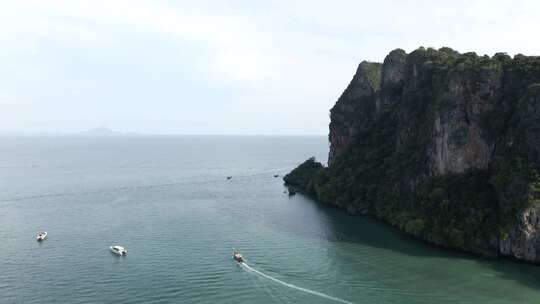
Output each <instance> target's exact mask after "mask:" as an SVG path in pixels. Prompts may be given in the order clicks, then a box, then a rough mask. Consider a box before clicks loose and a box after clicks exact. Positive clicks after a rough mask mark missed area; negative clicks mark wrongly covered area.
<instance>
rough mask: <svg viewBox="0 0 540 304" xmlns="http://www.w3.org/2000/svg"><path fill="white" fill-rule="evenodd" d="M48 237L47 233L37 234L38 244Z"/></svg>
mask: <svg viewBox="0 0 540 304" xmlns="http://www.w3.org/2000/svg"><path fill="white" fill-rule="evenodd" d="M46 237H47V231H43V232H40V233H38V234H37V236H36V240H37V241H38V242H41V241H43V240H44V239H45V238H46Z"/></svg>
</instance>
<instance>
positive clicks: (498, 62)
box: [284, 48, 540, 263]
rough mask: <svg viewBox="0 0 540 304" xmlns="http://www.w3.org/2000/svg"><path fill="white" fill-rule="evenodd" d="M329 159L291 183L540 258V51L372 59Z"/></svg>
mask: <svg viewBox="0 0 540 304" xmlns="http://www.w3.org/2000/svg"><path fill="white" fill-rule="evenodd" d="M330 116H331V122H330V126H329V128H330V134H329V141H330V153H329V157H328V166H327V167H325V166H323V165H322V164H320V163H318V162H316V160H315V159H313V158H312V159H309V160H307V161H305V162H304V163H302V164H301V165H300V166H298V167H297V168H296V169H294V170H293V171H292V172H290V173H289V174H288V175H286V176H285V177H284V180H285V183H286V184H287V185H288V186H289V187H290V188H292V189H294V190H297V191H300V192H302V193H304V194H307V195H310V196H312V197H314V198H315V199H317V200H319V201H321V202H325V203H329V204H333V205H336V206H339V207H340V208H343V209H345V210H347V211H348V212H349V213H351V214H364V215H370V216H373V217H376V218H378V219H381V220H383V221H385V222H387V223H389V224H391V225H393V226H395V227H397V228H398V229H399V230H401V231H403V232H405V233H407V234H409V235H411V236H414V237H416V238H419V239H422V240H425V241H427V242H430V243H434V244H437V245H440V246H445V247H450V248H456V249H460V250H463V251H467V252H473V253H477V254H480V255H483V256H489V257H497V256H508V257H511V258H515V259H518V260H524V261H528V262H533V263H540V177H539V170H540V57H531V56H524V55H521V54H520V55H516V56H514V57H513V58H512V57H510V56H508V55H506V54H505V53H497V54H495V55H494V56H492V57H489V56H478V55H477V54H475V53H464V54H460V53H458V52H456V51H454V50H452V49H450V48H441V49H439V50H435V49H432V48H428V49H425V48H419V49H417V50H415V51H413V52H412V53H410V54H407V53H406V52H405V51H403V50H401V49H396V50H394V51H392V52H391V53H390V54H389V55H388V56H386V58H385V60H384V63H382V64H381V63H373V62H365V61H364V62H362V63H360V65H359V66H358V69H357V71H356V74H355V75H354V77H353V79H352V80H351V82H350V84H349V85H348V87H347V88H346V89H345V91H344V92H343V94H342V95H341V97H340V98H339V99H338V101H337V103H336V104H335V106H334V107H333V108H332V109H331V111H330Z"/></svg>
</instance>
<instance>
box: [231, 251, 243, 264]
mask: <svg viewBox="0 0 540 304" xmlns="http://www.w3.org/2000/svg"><path fill="white" fill-rule="evenodd" d="M233 259H234V260H235V261H237V262H238V263H243V262H244V257H243V256H242V255H241V254H240V251H238V250H235V251H234V252H233Z"/></svg>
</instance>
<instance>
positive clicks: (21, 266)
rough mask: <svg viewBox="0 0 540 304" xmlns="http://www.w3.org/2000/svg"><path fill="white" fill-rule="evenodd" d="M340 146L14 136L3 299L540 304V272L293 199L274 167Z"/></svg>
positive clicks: (2, 180)
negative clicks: (238, 257)
mask: <svg viewBox="0 0 540 304" xmlns="http://www.w3.org/2000/svg"><path fill="white" fill-rule="evenodd" d="M327 150H328V146H327V140H326V138H325V137H322V136H321V137H149V138H138V137H137V138H135V137H134V138H103V139H92V138H2V139H1V140H0V240H1V242H0V303H112V302H115V301H120V302H121V303H338V301H342V302H344V303H540V268H539V267H536V266H532V265H526V264H519V263H514V262H510V261H488V260H483V259H478V258H475V257H473V256H469V255H465V254H460V253H455V252H448V251H444V250H441V249H439V248H435V247H432V246H430V245H427V244H424V243H422V242H418V241H415V240H412V239H409V238H407V237H404V236H402V235H401V234H399V233H398V232H396V231H394V230H393V229H392V228H389V227H387V226H385V225H383V224H380V223H378V222H376V221H373V220H370V219H367V218H362V217H351V216H348V215H346V214H344V213H343V212H341V211H340V210H337V209H334V208H329V207H327V206H323V205H320V204H318V203H316V202H313V201H311V200H309V199H307V198H305V197H303V196H301V195H296V196H293V197H288V196H287V195H286V194H284V193H283V191H284V190H285V189H284V187H283V185H282V180H281V177H280V178H274V177H273V175H274V174H280V175H283V174H284V173H286V172H288V171H289V170H290V169H292V168H293V167H294V166H295V165H296V164H297V163H298V162H300V161H302V160H304V159H306V158H308V157H309V156H312V155H315V156H316V157H317V158H319V159H325V158H326V154H327ZM226 176H232V179H231V180H227V179H226ZM40 230H46V231H48V232H49V236H48V239H47V240H46V241H45V242H43V243H41V244H40V243H37V242H36V241H35V239H34V236H35V234H36V232H37V231H40ZM114 243H118V244H121V245H124V246H126V247H127V248H128V250H129V255H128V256H127V257H122V258H120V257H116V256H113V255H112V254H111V253H110V252H109V251H108V246H109V245H111V244H114ZM233 247H234V248H238V249H240V250H241V251H242V253H243V254H244V256H245V257H246V258H247V261H248V265H249V267H252V269H253V270H255V271H252V270H250V269H247V268H246V267H241V266H240V265H238V264H237V263H235V262H234V261H233V260H232V259H231V251H232V248H233ZM257 272H260V273H262V274H263V275H261V274H259V273H257Z"/></svg>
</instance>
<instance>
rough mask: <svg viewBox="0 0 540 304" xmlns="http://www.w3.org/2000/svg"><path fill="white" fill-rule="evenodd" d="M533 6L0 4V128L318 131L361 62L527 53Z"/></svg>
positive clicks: (534, 50) (535, 20) (533, 32)
mask: <svg viewBox="0 0 540 304" xmlns="http://www.w3.org/2000/svg"><path fill="white" fill-rule="evenodd" d="M538 3H540V2H538V1H516V0H514V1H496V0H491V1H472V0H469V1H457V0H453V1H434V0H431V1H384V0H383V1H381V0H376V1H375V0H372V1H360V0H356V1H354V0H353V1H315V0H306V1H293V0H283V1H281V0H276V1H250V0H245V1H244V0H238V1H236V0H229V1H156V0H153V1H133V0H130V1H114V0H107V1H99V0H92V1H76V0H66V1H54V0H47V1H24V0H17V1H14V0H9V1H1V0H0V131H2V130H3V131H24V132H77V131H81V130H85V129H90V128H94V127H97V126H108V127H110V128H112V129H115V130H118V131H123V132H138V133H166V134H172V133H180V134H326V133H327V132H328V122H329V118H328V111H329V109H330V107H331V106H332V105H333V104H334V103H335V101H336V100H337V98H338V97H339V95H340V94H341V92H342V91H343V90H344V89H345V87H346V85H347V84H348V82H349V81H350V79H351V78H352V76H353V73H354V71H355V69H356V67H357V65H358V63H359V62H360V61H362V60H370V61H382V60H383V59H384V56H385V55H386V54H387V53H388V52H389V51H391V50H392V49H395V48H398V47H399V48H403V49H405V50H406V51H407V52H410V51H412V50H414V49H416V48H418V47H419V46H426V47H427V46H432V47H436V48H439V47H441V46H450V47H452V48H454V49H456V50H458V51H460V52H466V51H475V52H477V53H479V54H489V55H492V54H494V53H495V52H499V51H504V52H507V53H509V54H511V55H513V54H516V53H524V54H526V55H538V54H540V39H538V34H539V30H540V18H539V17H538V14H539V12H540V4H538Z"/></svg>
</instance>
